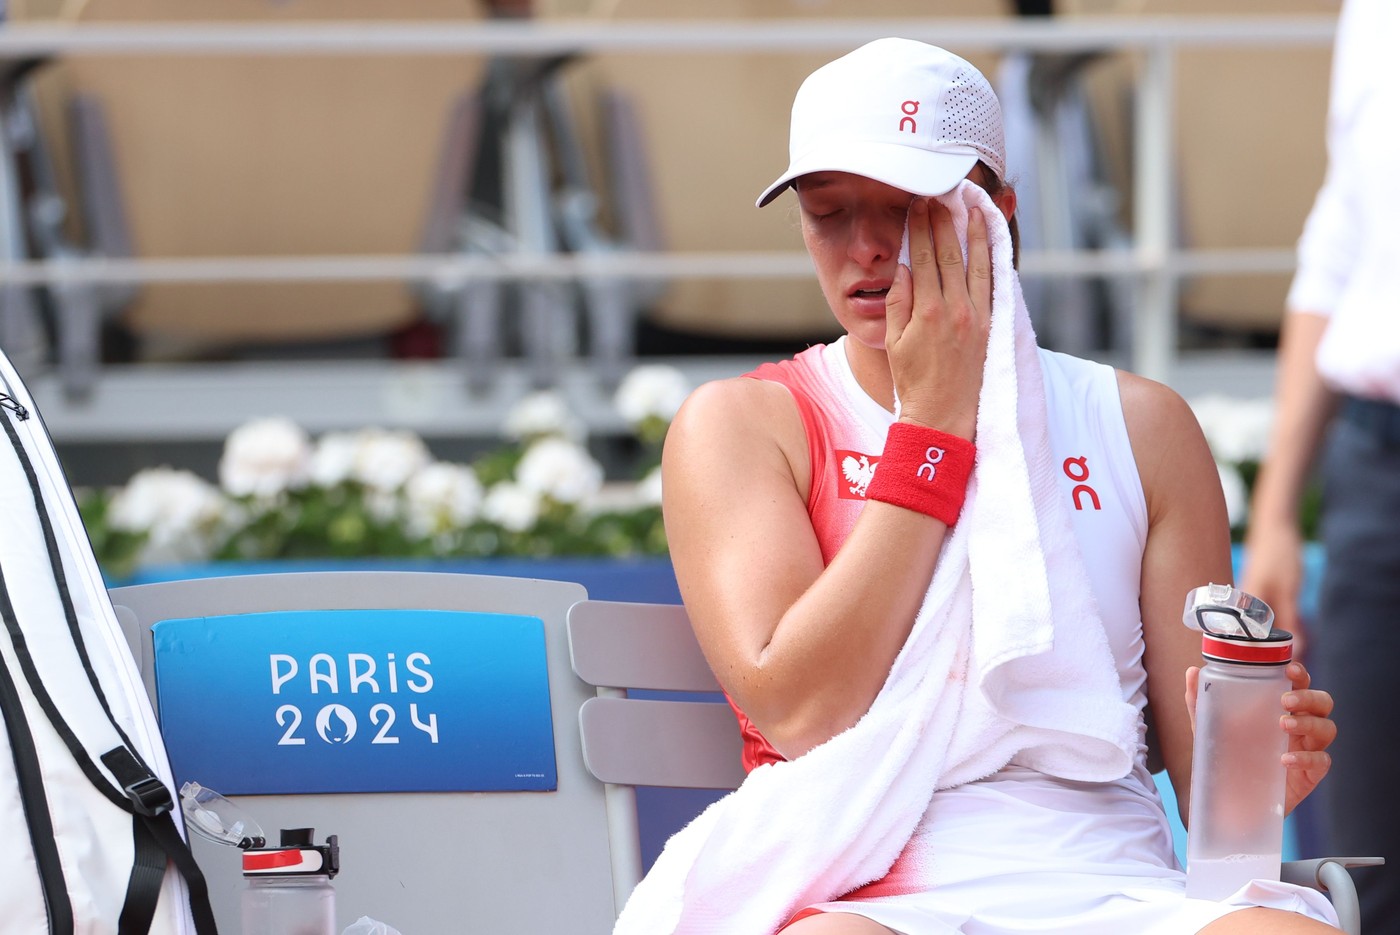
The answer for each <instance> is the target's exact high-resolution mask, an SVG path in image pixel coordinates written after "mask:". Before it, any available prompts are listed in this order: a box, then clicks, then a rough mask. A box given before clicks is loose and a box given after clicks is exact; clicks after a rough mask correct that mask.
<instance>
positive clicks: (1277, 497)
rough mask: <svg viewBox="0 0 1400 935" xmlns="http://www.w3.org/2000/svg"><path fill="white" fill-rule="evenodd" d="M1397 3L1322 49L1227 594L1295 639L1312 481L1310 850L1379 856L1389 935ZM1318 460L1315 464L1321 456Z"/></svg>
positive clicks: (1372, 897) (1380, 917)
mask: <svg viewBox="0 0 1400 935" xmlns="http://www.w3.org/2000/svg"><path fill="white" fill-rule="evenodd" d="M1397 47H1400V4H1397V3H1396V2H1395V0H1345V2H1344V3H1343V6H1342V12H1341V17H1340V20H1339V23H1338V31H1337V38H1336V45H1335V50H1334V55H1333V66H1332V87H1331V100H1330V104H1329V112H1328V129H1327V146H1328V168H1327V177H1326V180H1325V182H1324V184H1323V186H1322V189H1321V190H1320V191H1319V192H1318V195H1317V199H1316V202H1315V203H1314V205H1313V209H1312V212H1311V214H1310V215H1309V217H1308V221H1307V225H1306V227H1305V228H1304V231H1303V235H1302V238H1301V240H1300V241H1299V245H1298V271H1297V274H1296V276H1295V278H1294V281H1293V286H1292V289H1291V290H1290V292H1289V295H1288V314H1287V316H1286V318H1285V321H1284V326H1283V333H1282V340H1281V342H1280V345H1279V370H1278V385H1277V389H1276V395H1275V399H1276V418H1275V425H1274V429H1273V433H1272V438H1271V440H1270V444H1269V449H1268V457H1267V459H1266V462H1265V464H1264V466H1263V470H1262V471H1261V473H1260V477H1259V482H1258V484H1257V485H1256V488H1255V493H1254V500H1253V504H1252V508H1251V511H1250V528H1249V534H1248V537H1247V540H1246V563H1245V564H1246V567H1245V569H1244V575H1243V578H1242V582H1241V584H1242V586H1243V587H1244V588H1245V589H1246V590H1248V591H1250V592H1251V593H1254V594H1257V595H1258V596H1260V597H1262V598H1263V599H1264V600H1266V601H1268V602H1269V603H1270V604H1271V605H1272V606H1273V607H1274V609H1275V611H1276V613H1277V615H1278V623H1279V626H1281V627H1283V628H1284V629H1288V630H1292V631H1294V632H1295V633H1297V634H1300V635H1301V634H1302V633H1303V632H1304V628H1305V626H1306V624H1307V621H1303V620H1300V619H1299V618H1298V611H1297V607H1298V594H1299V590H1300V587H1301V582H1302V561H1301V546H1302V541H1301V533H1300V530H1299V503H1300V500H1301V498H1302V494H1303V492H1304V489H1305V488H1306V486H1307V484H1308V481H1309V475H1310V471H1311V469H1312V466H1313V462H1314V460H1319V461H1320V466H1321V469H1322V477H1323V481H1324V487H1323V490H1324V507H1323V524H1322V539H1323V543H1324V546H1325V554H1326V571H1325V573H1324V576H1323V581H1322V588H1321V592H1320V599H1319V609H1318V617H1319V619H1318V620H1317V622H1316V627H1315V628H1314V632H1313V633H1312V634H1311V638H1310V639H1309V640H1308V643H1307V646H1308V649H1307V658H1308V660H1309V663H1310V664H1311V665H1312V666H1313V667H1314V668H1315V669H1316V670H1317V673H1318V677H1319V679H1321V680H1325V681H1326V683H1327V685H1328V687H1329V688H1330V689H1331V691H1332V694H1333V695H1334V696H1335V699H1336V704H1337V712H1338V714H1337V721H1338V723H1339V724H1341V725H1344V729H1343V730H1342V731H1341V734H1340V737H1341V740H1340V742H1339V743H1337V744H1336V745H1334V746H1333V747H1332V752H1333V755H1334V758H1335V762H1336V764H1337V769H1336V770H1334V771H1333V773H1332V777H1333V778H1332V779H1331V780H1330V782H1329V788H1326V789H1325V791H1324V793H1323V795H1322V801H1323V803H1324V815H1325V819H1324V822H1323V825H1324V827H1323V829H1322V834H1323V836H1324V838H1325V839H1326V840H1325V841H1324V842H1323V846H1324V847H1325V848H1326V850H1327V852H1328V853H1335V854H1349V855H1359V854H1363V853H1364V854H1368V855H1371V854H1379V855H1381V856H1384V857H1387V858H1389V860H1390V862H1391V864H1392V866H1391V867H1390V868H1387V869H1385V870H1380V871H1366V870H1362V871H1358V872H1357V873H1356V882H1357V887H1358V890H1359V892H1360V896H1361V906H1362V917H1363V919H1364V920H1365V922H1364V927H1365V931H1366V932H1367V935H1397V933H1400V877H1397V875H1396V873H1395V870H1394V866H1393V864H1394V863H1395V861H1396V860H1397V859H1400V801H1397V800H1396V798H1395V796H1394V794H1393V793H1392V791H1391V783H1392V780H1393V777H1394V776H1395V775H1396V771H1397V769H1400V728H1397V726H1396V725H1397V721H1396V719H1395V718H1394V716H1393V713H1392V712H1390V711H1389V710H1388V709H1389V708H1390V700H1391V699H1390V685H1391V683H1392V681H1393V674H1392V672H1391V671H1390V665H1391V660H1392V659H1394V658H1395V656H1396V654H1397V653H1400V627H1396V626H1395V616H1396V613H1397V608H1400V536H1397V535H1396V529H1397V526H1400V228H1397V226H1396V222H1395V212H1396V211H1398V210H1400V172H1397V166H1400V120H1398V119H1397V117H1400V72H1397V71H1396V70H1395V66H1394V63H1393V61H1392V60H1391V58H1390V56H1392V55H1393V54H1394V53H1395V50H1396V48H1397ZM1319 455H1321V457H1320V458H1319Z"/></svg>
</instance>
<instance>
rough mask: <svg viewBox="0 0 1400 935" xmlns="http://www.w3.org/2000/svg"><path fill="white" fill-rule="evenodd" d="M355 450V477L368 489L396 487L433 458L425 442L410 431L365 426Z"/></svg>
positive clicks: (395, 488) (391, 488) (381, 489)
mask: <svg viewBox="0 0 1400 935" xmlns="http://www.w3.org/2000/svg"><path fill="white" fill-rule="evenodd" d="M359 440H360V447H359V450H358V451H356V452H355V473H354V477H355V480H357V481H359V482H360V483H362V484H364V485H365V486H366V487H368V488H370V489H371V490H380V491H394V490H398V489H399V488H400V487H402V486H403V485H404V484H406V483H408V479H409V478H410V477H412V476H413V475H414V474H416V473H418V471H420V470H422V469H423V468H425V467H427V466H428V464H429V463H430V462H431V461H432V455H430V454H429V453H428V446H427V445H425V444H423V439H421V438H419V437H418V436H417V435H414V434H413V433H412V432H390V431H385V430H383V429H366V430H365V431H363V432H361V433H360V436H359Z"/></svg>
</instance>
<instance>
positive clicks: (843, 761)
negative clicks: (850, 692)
mask: <svg viewBox="0 0 1400 935" xmlns="http://www.w3.org/2000/svg"><path fill="white" fill-rule="evenodd" d="M940 200H942V201H943V202H944V203H945V204H947V205H948V206H949V207H950V209H951V210H952V214H953V221H954V224H955V226H956V227H957V230H958V233H959V236H960V237H961V238H963V239H964V243H965V239H966V226H967V209H968V208H969V207H973V206H976V207H979V208H981V210H982V213H983V216H984V217H985V218H986V219H987V222H988V232H989V237H990V240H991V246H992V264H993V270H994V284H995V285H994V294H993V297H992V323H991V334H990V337H989V340H988V347H987V363H986V369H985V371H984V376H983V385H982V396H981V402H980V405H979V408H978V414H977V463H976V468H975V470H974V472H973V476H972V481H971V483H970V485H969V487H968V493H967V499H966V501H965V504H964V506H963V511H962V515H961V518H960V519H959V521H958V523H957V525H956V526H954V527H953V529H952V530H951V532H950V534H949V535H948V537H947V538H946V540H945V541H944V544H943V552H942V555H941V556H940V558H939V562H938V566H937V568H936V569H935V571H934V575H933V580H932V582H931V583H930V585H929V589H928V593H927V595H926V596H925V598H924V602H923V605H922V607H921V608H920V610H919V613H918V616H917V618H916V619H915V622H914V627H913V629H912V631H911V632H910V635H909V638H908V640H907V641H906V642H905V645H904V647H903V648H902V649H901V651H900V653H899V655H898V657H897V658H896V659H895V661H894V665H893V666H892V667H891V669H890V674H889V677H888V679H887V680H886V682H885V685H884V687H883V688H882V689H881V690H880V693H879V695H878V696H877V697H876V699H875V701H874V703H873V704H872V705H871V707H870V710H869V711H868V712H867V713H866V714H865V716H864V717H862V718H861V720H860V721H859V722H858V723H857V724H855V725H854V726H853V727H851V728H850V729H849V730H846V731H844V732H843V733H841V734H839V735H837V736H836V737H833V738H832V739H831V740H829V741H827V742H826V743H824V744H822V745H820V746H818V747H815V748H813V749H812V750H810V751H808V752H807V753H806V754H804V755H803V756H801V757H798V758H797V759H795V760H792V761H791V762H785V763H775V764H772V765H767V766H761V767H759V768H758V769H755V770H754V771H753V772H752V773H751V774H750V775H749V777H748V779H747V780H746V781H745V782H744V784H743V786H741V787H740V788H739V789H738V790H737V791H735V792H734V793H732V794H730V795H728V796H726V797H725V798H723V799H721V800H720V801H719V802H716V803H715V804H714V805H712V806H711V807H710V808H708V809H706V810H705V811H704V812H703V813H702V814H701V815H700V816H699V817H697V818H696V819H695V820H694V821H693V822H691V823H690V824H689V825H688V826H687V827H685V828H684V829H682V830H681V831H680V832H678V833H677V834H676V835H674V836H673V837H672V838H671V840H670V841H669V842H667V844H666V847H665V849H664V850H663V852H662V854H661V855H660V857H659V858H658V859H657V861H656V864H655V865H654V866H653V867H652V869H651V871H650V872H649V873H648V874H647V876H646V878H645V879H644V880H643V881H642V883H641V884H640V885H639V886H638V887H637V889H636V891H635V892H634V893H633V895H632V897H631V899H630V900H629V901H628V903H627V906H626V907H625V909H624V910H623V912H622V915H621V916H620V918H619V919H618V922H617V926H616V928H615V929H614V935H658V933H681V935H692V933H711V932H712V933H724V935H733V933H771V932H774V931H776V930H777V929H778V928H779V927H780V926H781V925H783V923H785V922H786V921H787V920H788V918H790V916H791V915H792V913H793V912H795V911H796V910H797V909H800V908H801V907H803V906H805V905H809V904H812V903H817V902H824V901H827V900H831V899H835V898H837V897H839V896H841V895H843V894H845V893H847V892H850V891H851V890H852V889H854V888H856V887H858V886H861V885H863V884H865V883H869V882H871V881H873V880H877V879H879V878H880V877H882V876H883V875H884V874H885V872H886V871H887V870H888V869H889V868H890V866H891V865H892V864H893V863H894V861H895V858H896V857H898V856H899V855H900V853H901V851H902V850H903V849H904V847H905V845H906V842H908V841H909V840H910V837H911V835H912V834H913V832H914V830H915V828H916V827H917V826H918V824H919V822H920V820H921V819H922V817H923V815H924V811H925V809H926V807H927V805H928V802H929V798H930V796H931V795H932V794H933V792H934V790H936V789H942V788H949V787H951V786H955V785H959V784H961V783H964V782H970V781H973V780H976V779H981V778H984V777H986V776H988V775H990V774H991V773H993V772H995V771H996V770H998V769H999V768H1001V767H1002V766H1004V765H1006V763H1007V762H1008V761H1009V760H1010V759H1011V757H1012V756H1013V755H1015V756H1016V757H1017V762H1018V763H1019V764H1021V765H1024V766H1028V767H1031V768H1034V769H1038V770H1042V771H1044V772H1046V773H1049V774H1051V775H1054V776H1059V777H1063V778H1066V779H1074V780H1087V781H1107V780H1112V779H1117V778H1119V777H1121V776H1123V775H1125V774H1126V773H1127V772H1128V770H1129V769H1130V768H1131V766H1132V762H1133V757H1134V755H1135V752H1136V749H1137V737H1138V734H1137V711H1136V709H1135V708H1133V706H1131V705H1129V704H1128V703H1126V702H1125V701H1124V700H1123V695H1122V690H1121V688H1120V686H1119V683H1118V678H1117V673H1116V669H1115V667H1114V663H1113V659H1112V655H1111V653H1110V651H1109V647H1108V642H1107V638H1106V637H1105V635H1104V630H1103V625H1102V622H1101V621H1100V619H1099V615H1098V610H1097V607H1096V605H1095V603H1094V599H1093V595H1092V594H1091V593H1090V590H1089V582H1088V577H1087V574H1086V573H1085V570H1084V567H1083V560H1082V559H1081V558H1080V556H1079V551H1078V546H1077V545H1076V543H1075V541H1074V537H1073V533H1072V531H1071V529H1070V526H1069V516H1068V510H1067V508H1066V507H1065V505H1064V503H1063V502H1062V500H1061V499H1060V498H1059V497H1058V496H1057V495H1056V494H1057V481H1056V475H1055V471H1054V465H1053V463H1052V461H1051V456H1050V448H1049V441H1048V438H1047V434H1046V416H1045V395H1044V387H1043V384H1042V382H1041V374H1040V364H1039V359H1038V356H1037V351H1036V347H1035V336H1034V334H1033V332H1032V330H1031V326H1030V321H1029V319H1028V318H1027V316H1026V309H1025V303H1024V301H1023V300H1022V297H1021V289H1020V284H1019V282H1018V280H1017V278H1016V274H1015V270H1014V269H1013V267H1012V257H1011V237H1010V232H1009V231H1008V229H1007V225H1006V222H1005V219H1004V218H1003V217H1002V215H1001V213H1000V211H998V210H997V208H996V206H995V205H993V204H992V202H991V200H990V198H988V197H987V195H986V193H985V192H984V191H983V190H982V189H981V188H979V187H977V186H976V185H973V184H972V183H970V182H964V183H962V184H961V185H960V186H959V187H958V188H957V189H955V190H954V191H953V192H951V193H950V194H949V195H945V196H943V198H942V199H940ZM965 249H966V248H965V247H964V250H965ZM921 837H923V838H924V839H926V840H933V839H934V836H921ZM925 856H926V855H915V854H911V855H906V860H905V866H907V865H908V863H909V861H910V860H911V858H912V860H913V863H914V865H916V866H917V865H918V864H919V862H920V860H922V859H924V858H925Z"/></svg>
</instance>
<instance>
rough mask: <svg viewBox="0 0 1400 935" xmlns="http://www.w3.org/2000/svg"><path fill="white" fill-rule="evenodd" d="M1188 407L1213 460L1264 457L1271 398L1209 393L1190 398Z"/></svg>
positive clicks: (1269, 423) (1239, 460) (1272, 417)
mask: <svg viewBox="0 0 1400 935" xmlns="http://www.w3.org/2000/svg"><path fill="white" fill-rule="evenodd" d="M1191 409H1192V411H1193V412H1194V413H1195V414H1196V421H1197V422H1199V423H1200V424H1201V431H1203V432H1204V433H1205V436H1206V441H1207V442H1208V443H1209V444H1210V450H1211V452H1212V453H1213V454H1214V455H1215V460H1217V461H1225V462H1230V463H1235V464H1238V463H1239V462H1241V461H1262V460H1263V459H1264V455H1265V454H1266V453H1267V449H1268V446H1269V430H1270V429H1271V428H1272V426H1273V419H1274V405H1273V400H1272V399H1270V398H1267V397H1265V398H1262V399H1235V398H1232V397H1229V396H1222V395H1210V396H1203V397H1201V398H1199V399H1196V400H1193V401H1192V402H1191Z"/></svg>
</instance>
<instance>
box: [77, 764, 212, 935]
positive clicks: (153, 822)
mask: <svg viewBox="0 0 1400 935" xmlns="http://www.w3.org/2000/svg"><path fill="white" fill-rule="evenodd" d="M102 763H103V765H105V766H106V767H107V768H108V769H109V770H111V772H112V775H113V776H115V777H116V778H117V782H119V783H121V786H122V788H123V789H124V790H125V791H126V794H127V797H128V798H129V799H130V801H131V803H132V805H133V807H134V813H133V815H132V840H133V843H134V845H135V852H136V859H135V861H134V863H133V866H132V870H131V879H130V880H129V881H128V884H127V890H126V905H125V906H124V907H123V909H122V917H121V920H120V923H119V928H118V935H128V933H129V935H145V933H146V932H148V931H149V930H150V926H151V920H152V919H153V918H155V912H156V903H157V901H159V899H160V888H161V883H162V882H163V880H164V878H165V868H166V862H167V861H169V862H172V863H174V864H175V869H177V870H179V871H180V874H181V875H182V876H183V877H184V878H185V885H186V886H187V887H189V891H190V911H191V913H192V914H193V916H194V926H195V931H196V932H198V933H199V935H215V933H216V926H215V924H214V912H213V909H212V908H211V907H210V905H209V885H208V883H207V882H206V881H205V879H204V873H203V872H202V871H201V870H200V869H199V864H197V863H195V859H194V854H193V853H191V852H190V849H189V845H188V844H187V843H186V842H185V839H184V838H182V837H181V836H180V830H179V828H177V827H176V826H175V817H174V814H173V812H172V808H171V806H172V802H171V799H170V790H169V789H167V788H166V786H165V783H163V782H161V781H160V779H159V778H157V777H156V776H155V775H153V774H152V773H151V771H150V770H149V769H148V768H147V767H146V764H144V763H142V762H141V761H140V760H138V759H137V758H136V757H135V756H134V755H132V753H131V751H130V750H128V749H126V748H125V747H114V748H113V749H111V750H108V751H107V752H106V753H104V754H102Z"/></svg>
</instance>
